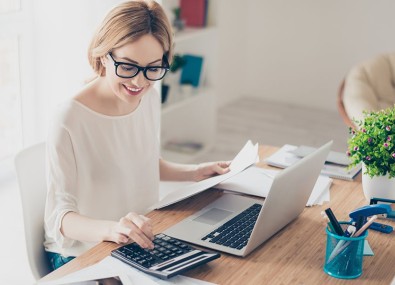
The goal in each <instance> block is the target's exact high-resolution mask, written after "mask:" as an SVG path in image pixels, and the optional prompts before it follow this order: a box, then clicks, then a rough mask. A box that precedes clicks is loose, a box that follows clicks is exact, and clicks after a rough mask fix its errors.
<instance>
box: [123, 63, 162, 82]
mask: <svg viewBox="0 0 395 285" xmlns="http://www.w3.org/2000/svg"><path fill="white" fill-rule="evenodd" d="M142 71H143V70H142ZM138 72H139V68H138V67H136V66H133V65H129V64H119V65H118V66H117V75H118V76H120V77H125V78H131V77H134V76H136V74H137V73H138ZM143 72H144V75H145V76H146V77H147V79H149V80H159V79H161V78H162V77H163V76H164V75H165V73H166V69H165V68H162V67H147V68H146V69H145V71H143Z"/></svg>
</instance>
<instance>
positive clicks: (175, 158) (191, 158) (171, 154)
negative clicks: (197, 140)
mask: <svg viewBox="0 0 395 285" xmlns="http://www.w3.org/2000/svg"><path fill="white" fill-rule="evenodd" d="M211 147H212V146H204V147H203V148H202V149H201V150H199V151H197V152H195V153H183V152H177V151H172V150H168V149H165V148H163V147H162V149H161V155H162V157H163V158H164V159H166V160H169V161H172V162H178V163H196V162H197V161H196V159H197V158H198V157H199V156H201V155H203V154H205V153H207V152H208V151H209V150H210V149H211Z"/></svg>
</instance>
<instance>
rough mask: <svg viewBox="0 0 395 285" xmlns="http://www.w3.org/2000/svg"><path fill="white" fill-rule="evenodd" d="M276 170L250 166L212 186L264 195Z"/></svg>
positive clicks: (267, 191) (259, 195)
mask: <svg viewBox="0 0 395 285" xmlns="http://www.w3.org/2000/svg"><path fill="white" fill-rule="evenodd" d="M278 172H279V171H278V170H271V169H263V168H260V167H256V166H250V167H248V168H247V169H245V170H244V171H242V172H240V173H238V174H237V175H235V176H233V177H231V178H229V179H227V180H225V181H223V182H221V183H219V184H218V185H216V186H214V188H218V189H223V190H228V191H233V192H238V193H242V194H248V195H253V196H258V197H266V196H267V194H268V193H269V190H270V187H271V185H272V182H273V177H274V176H275V175H276V174H277V173H278Z"/></svg>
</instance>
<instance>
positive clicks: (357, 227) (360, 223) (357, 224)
mask: <svg viewBox="0 0 395 285" xmlns="http://www.w3.org/2000/svg"><path fill="white" fill-rule="evenodd" d="M363 220H364V217H363V216H359V217H358V220H357V223H356V225H355V227H356V230H357V231H358V230H359V229H360V228H361V227H362V226H363Z"/></svg>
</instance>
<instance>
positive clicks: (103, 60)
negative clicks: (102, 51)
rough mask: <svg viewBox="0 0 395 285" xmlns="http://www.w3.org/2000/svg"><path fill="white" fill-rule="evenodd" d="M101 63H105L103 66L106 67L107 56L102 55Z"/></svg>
mask: <svg viewBox="0 0 395 285" xmlns="http://www.w3.org/2000/svg"><path fill="white" fill-rule="evenodd" d="M100 61H101V64H102V65H103V67H106V57H104V56H102V57H101V58H100Z"/></svg>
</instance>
